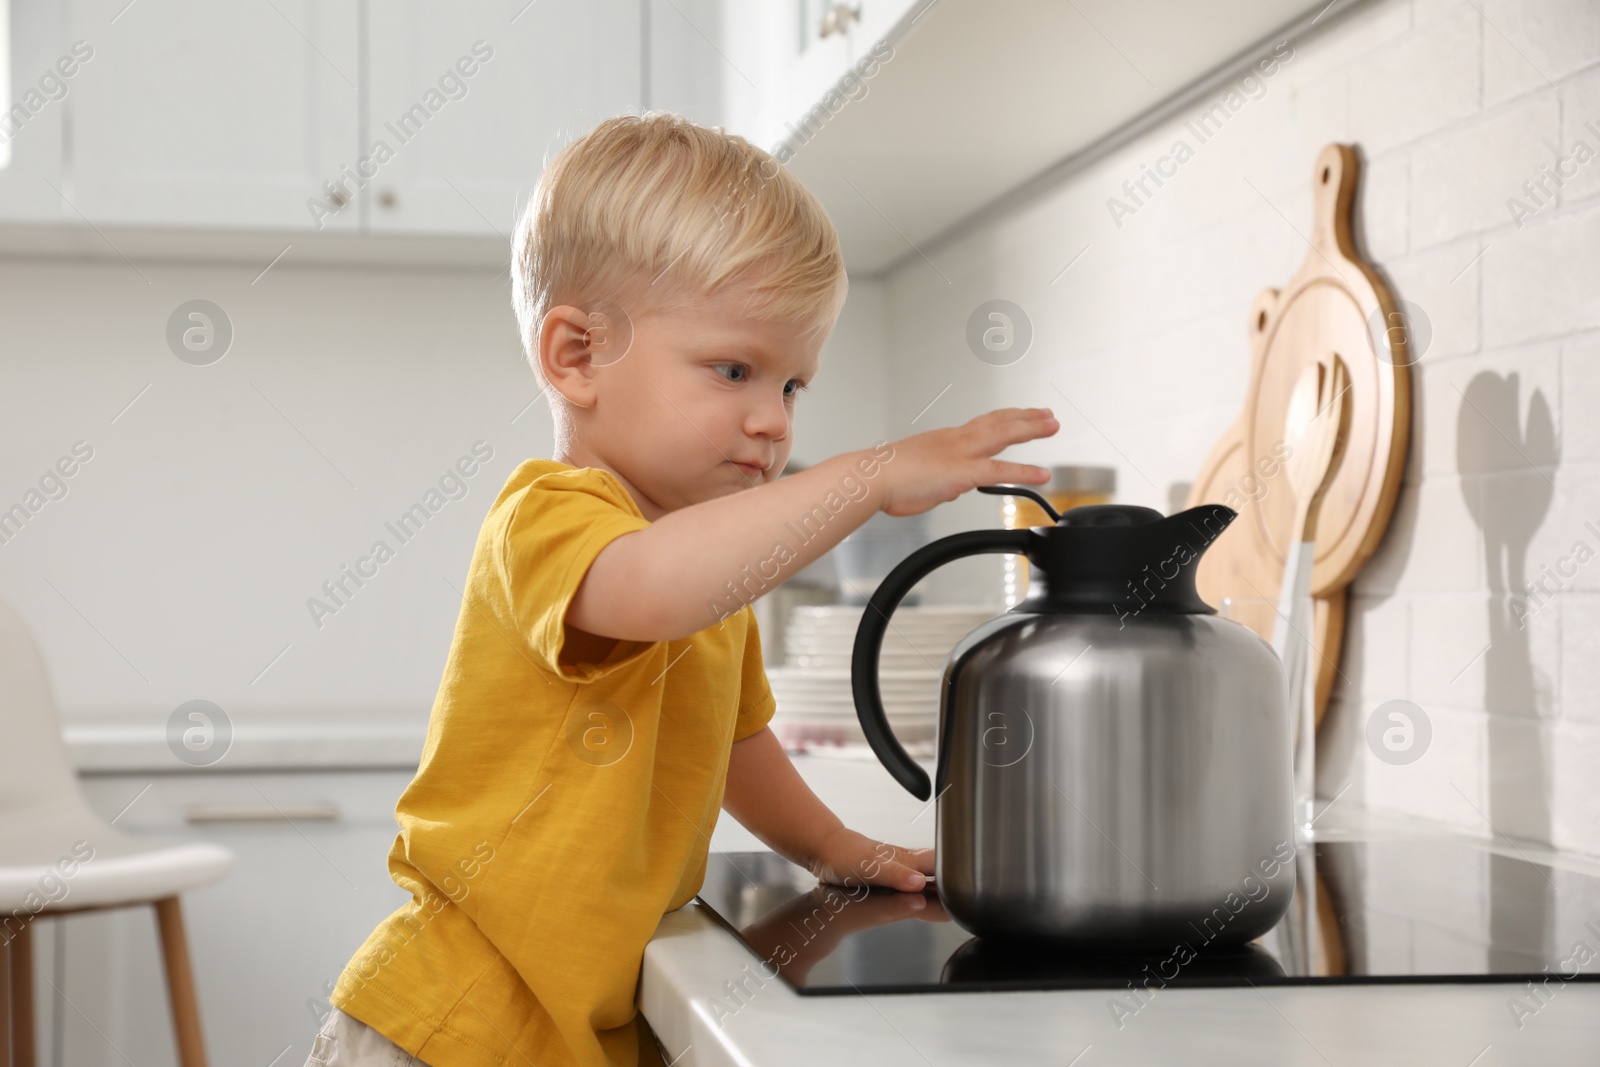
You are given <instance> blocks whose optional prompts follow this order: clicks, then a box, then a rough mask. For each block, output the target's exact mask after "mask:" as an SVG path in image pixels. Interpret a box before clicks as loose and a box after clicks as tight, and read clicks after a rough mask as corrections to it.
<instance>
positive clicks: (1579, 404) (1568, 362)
mask: <svg viewBox="0 0 1600 1067" xmlns="http://www.w3.org/2000/svg"><path fill="white" fill-rule="evenodd" d="M1597 409H1600V333H1591V334H1583V335H1580V336H1578V337H1573V338H1569V339H1568V340H1566V341H1563V342H1562V344H1561V410H1562V411H1563V412H1566V413H1569V417H1567V418H1564V419H1563V420H1562V427H1561V460H1562V462H1564V463H1574V462H1577V463H1581V462H1586V461H1589V460H1596V459H1600V410H1597Z"/></svg>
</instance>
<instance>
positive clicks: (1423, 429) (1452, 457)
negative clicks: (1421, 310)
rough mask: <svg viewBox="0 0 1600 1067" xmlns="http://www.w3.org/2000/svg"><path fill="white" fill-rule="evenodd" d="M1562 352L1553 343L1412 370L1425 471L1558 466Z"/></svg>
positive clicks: (1417, 431) (1427, 364)
mask: <svg viewBox="0 0 1600 1067" xmlns="http://www.w3.org/2000/svg"><path fill="white" fill-rule="evenodd" d="M1560 355H1561V349H1560V346H1559V345H1557V344H1552V343H1547V344H1543V345H1533V346H1528V347H1526V348H1516V349H1502V350H1500V351H1498V352H1487V353H1480V354H1477V355H1470V356H1461V357H1459V358H1456V359H1434V358H1431V357H1429V358H1424V359H1423V361H1422V362H1421V363H1420V364H1418V365H1417V366H1415V367H1413V368H1412V372H1413V375H1414V377H1413V378H1412V382H1413V384H1414V386H1415V393H1414V397H1413V399H1414V403H1413V412H1414V414H1415V416H1416V421H1415V422H1414V423H1413V424H1412V432H1413V433H1414V434H1415V435H1416V437H1415V439H1414V447H1420V449H1421V450H1422V459H1421V463H1422V471H1423V474H1424V476H1427V475H1430V474H1456V473H1460V474H1481V473H1484V472H1487V471H1505V470H1519V469H1521V470H1526V469H1528V467H1529V465H1530V464H1533V465H1536V466H1539V467H1541V468H1543V467H1554V466H1555V463H1556V460H1557V458H1558V456H1559V455H1560V448H1559V441H1560V438H1559V435H1558V432H1557V431H1558V428H1557V427H1556V426H1555V416H1554V412H1555V411H1556V410H1557V409H1558V405H1559V404H1560V398H1561V359H1560ZM1418 371H1420V372H1421V373H1420V374H1417V373H1416V372H1418ZM1552 480H1554V479H1553V478H1552Z"/></svg>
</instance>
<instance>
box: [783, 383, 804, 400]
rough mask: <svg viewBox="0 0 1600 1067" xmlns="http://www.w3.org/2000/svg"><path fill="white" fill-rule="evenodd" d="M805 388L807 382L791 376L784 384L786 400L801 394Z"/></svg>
mask: <svg viewBox="0 0 1600 1067" xmlns="http://www.w3.org/2000/svg"><path fill="white" fill-rule="evenodd" d="M804 388H805V384H804V383H803V382H801V381H800V379H799V378H790V379H789V380H788V381H787V382H785V383H784V385H783V398H784V399H785V400H793V399H794V398H795V397H797V396H799V395H800V391H801V390H802V389H804Z"/></svg>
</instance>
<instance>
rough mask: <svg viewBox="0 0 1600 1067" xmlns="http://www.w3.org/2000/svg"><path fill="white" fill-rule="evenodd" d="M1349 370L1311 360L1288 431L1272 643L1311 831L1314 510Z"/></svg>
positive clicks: (1337, 435)
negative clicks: (1282, 553) (1282, 554)
mask: <svg viewBox="0 0 1600 1067" xmlns="http://www.w3.org/2000/svg"><path fill="white" fill-rule="evenodd" d="M1349 391H1350V376H1349V372H1348V371H1347V370H1345V366H1344V361H1343V360H1342V359H1340V358H1339V356H1338V354H1337V353H1333V352H1329V353H1327V354H1326V355H1323V356H1321V357H1320V358H1318V359H1317V360H1316V362H1314V363H1311V364H1310V365H1308V366H1307V367H1306V369H1305V370H1304V371H1302V372H1301V374H1300V378H1299V380H1298V381H1296V382H1295V387H1294V392H1293V393H1291V394H1290V396H1289V414H1288V417H1287V418H1286V419H1285V421H1284V428H1283V439H1284V443H1285V444H1287V445H1288V446H1289V449H1290V452H1289V458H1288V459H1287V460H1286V461H1285V462H1284V468H1285V473H1286V474H1287V481H1288V484H1289V489H1290V491H1291V492H1293V493H1294V501H1295V504H1294V520H1293V522H1292V524H1291V525H1290V527H1289V530H1290V536H1289V552H1288V558H1287V559H1286V560H1285V561H1284V567H1283V586H1282V590H1281V591H1280V593H1279V594H1278V621H1277V623H1276V624H1275V625H1274V627H1273V633H1272V647H1273V648H1274V649H1276V650H1277V652H1278V655H1279V657H1280V658H1282V660H1283V666H1284V672H1285V674H1287V676H1288V680H1289V716H1290V717H1289V722H1290V726H1291V731H1290V732H1291V734H1292V736H1293V738H1294V783H1295V806H1294V820H1295V827H1296V829H1297V830H1298V831H1299V833H1300V835H1301V837H1302V838H1306V839H1308V838H1310V837H1311V823H1312V820H1313V818H1314V816H1313V814H1312V808H1313V805H1314V803H1315V793H1316V790H1315V783H1314V781H1313V779H1314V776H1315V773H1316V747H1315V746H1316V721H1317V702H1316V692H1315V686H1316V672H1315V671H1314V670H1312V669H1311V657H1312V647H1311V645H1312V638H1311V636H1310V635H1311V634H1312V632H1313V629H1312V627H1313V608H1312V604H1311V572H1312V570H1313V569H1314V568H1315V565H1316V556H1317V552H1316V548H1317V545H1316V540H1317V516H1318V513H1319V512H1320V511H1321V508H1322V498H1323V497H1324V496H1325V495H1326V494H1327V491H1328V486H1330V485H1331V484H1332V483H1333V475H1334V473H1335V472H1336V471H1337V470H1338V469H1339V461H1340V460H1341V459H1343V458H1344V449H1345V443H1346V441H1347V440H1348V439H1349V436H1350V397H1349Z"/></svg>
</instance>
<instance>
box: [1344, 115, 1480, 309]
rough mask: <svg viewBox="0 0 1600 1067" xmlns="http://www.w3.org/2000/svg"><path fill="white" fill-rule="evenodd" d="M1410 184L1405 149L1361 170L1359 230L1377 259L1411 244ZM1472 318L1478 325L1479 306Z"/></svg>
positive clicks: (1399, 252) (1367, 249)
mask: <svg viewBox="0 0 1600 1067" xmlns="http://www.w3.org/2000/svg"><path fill="white" fill-rule="evenodd" d="M1324 143H1326V142H1324ZM1312 158H1315V154H1313V156H1312ZM1410 187H1411V157H1410V156H1409V155H1407V154H1406V153H1405V152H1391V153H1389V154H1388V155H1387V156H1380V157H1379V158H1378V159H1375V160H1372V161H1371V162H1369V163H1368V164H1367V167H1366V170H1365V171H1364V172H1363V173H1362V180H1361V195H1360V197H1359V198H1358V200H1357V202H1356V204H1357V208H1356V223H1355V225H1356V233H1357V234H1358V235H1359V242H1358V243H1359V244H1360V246H1361V248H1362V249H1363V250H1364V251H1365V253H1366V254H1367V255H1369V256H1372V257H1373V258H1374V259H1378V260H1382V261H1384V262H1386V263H1387V262H1389V261H1391V260H1394V259H1395V258H1397V257H1399V256H1403V255H1405V253H1406V250H1407V249H1409V248H1410V247H1411V235H1410V232H1409V226H1410V224H1409V222H1408V219H1409V218H1410V208H1411V203H1410V200H1411V195H1410V191H1409V190H1410ZM1475 293H1476V290H1475V289H1474V294H1475ZM1401 295H1404V294H1401ZM1472 318H1473V324H1474V327H1476V324H1477V318H1478V315H1477V308H1476V307H1474V308H1473V314H1472Z"/></svg>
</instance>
